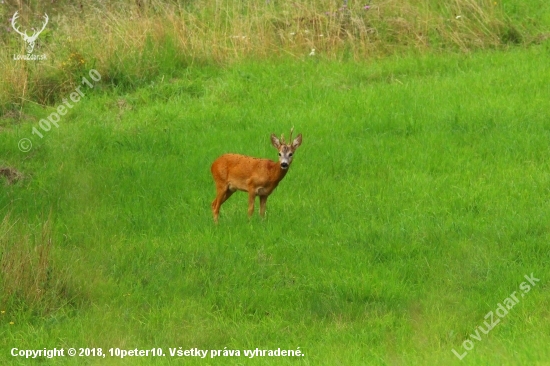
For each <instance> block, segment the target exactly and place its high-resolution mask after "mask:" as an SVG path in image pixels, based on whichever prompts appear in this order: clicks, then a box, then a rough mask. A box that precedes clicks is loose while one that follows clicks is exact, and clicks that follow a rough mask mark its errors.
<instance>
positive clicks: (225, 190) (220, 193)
mask: <svg viewBox="0 0 550 366" xmlns="http://www.w3.org/2000/svg"><path fill="white" fill-rule="evenodd" d="M216 192H217V193H216V198H215V199H214V201H212V213H213V214H214V221H215V222H216V223H217V222H218V216H219V214H220V207H221V206H222V204H223V203H224V202H225V201H227V199H228V198H229V197H231V195H232V194H233V193H234V192H235V191H232V190H230V189H229V187H228V186H226V185H217V186H216Z"/></svg>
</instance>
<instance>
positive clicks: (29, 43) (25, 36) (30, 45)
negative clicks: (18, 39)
mask: <svg viewBox="0 0 550 366" xmlns="http://www.w3.org/2000/svg"><path fill="white" fill-rule="evenodd" d="M18 13H19V12H18V11H16V12H15V14H13V17H12V18H11V26H12V27H13V29H14V30H15V31H16V32H17V33H19V34H20V35H22V36H23V40H25V42H27V53H32V51H33V50H34V45H35V42H36V39H37V38H38V36H39V35H40V33H42V31H43V30H44V28H46V24H48V14H46V13H44V20H45V22H44V25H43V26H42V29H40V30H39V31H36V30H35V31H34V32H33V34H32V36H29V35H28V34H27V31H25V32H24V33H23V32H21V31H20V30H19V29H18V28H17V26H16V25H15V20H16V19H17V18H19V14H18Z"/></svg>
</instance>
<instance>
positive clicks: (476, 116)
mask: <svg viewBox="0 0 550 366" xmlns="http://www.w3.org/2000/svg"><path fill="white" fill-rule="evenodd" d="M548 52H549V51H548V48H547V47H545V46H540V47H534V48H530V49H516V50H511V51H509V52H506V53H504V52H488V53H474V54H471V55H447V56H433V55H432V56H418V55H416V56H410V57H395V58H388V59H386V60H384V61H371V62H362V63H357V62H349V63H338V62H328V61H317V60H316V59H315V58H314V57H312V58H308V59H305V60H304V61H295V60H288V61H280V62H245V63H240V64H236V65H233V66H230V67H227V68H223V69H221V68H220V69H215V70H213V69H209V71H208V72H204V70H202V71H201V69H199V68H197V69H194V68H190V69H189V70H188V71H189V72H188V73H187V76H186V77H182V78H179V79H172V80H169V79H162V78H159V80H158V81H156V82H155V83H153V84H151V85H150V86H147V87H143V88H140V89H137V90H135V91H133V92H128V93H117V92H116V90H115V91H104V92H95V93H90V94H89V95H87V97H86V98H85V99H83V100H82V101H81V102H80V103H79V105H78V106H77V107H75V108H74V109H73V110H72V111H71V112H70V113H69V114H67V116H65V117H64V118H63V119H62V120H61V121H60V122H59V125H60V127H59V129H55V130H52V131H50V132H49V133H48V134H45V136H44V138H43V139H37V138H36V137H35V138H34V140H33V143H34V147H33V150H32V151H31V152H30V153H28V154H23V153H21V152H19V151H18V150H17V141H18V140H19V139H20V138H22V137H32V135H31V129H32V127H33V126H35V125H36V121H37V120H38V119H40V118H43V117H44V116H45V115H47V114H49V110H41V109H38V108H34V109H32V108H31V109H29V110H28V111H27V112H26V113H28V114H29V116H31V117H30V118H29V121H28V122H26V123H24V124H22V125H20V126H18V127H17V128H7V129H4V130H2V133H1V134H0V154H1V156H2V157H3V159H4V161H2V162H1V163H2V165H6V166H11V167H14V168H15V169H17V170H18V171H21V172H22V173H23V174H24V176H25V178H24V179H23V180H21V181H18V182H16V183H15V184H11V185H6V186H3V187H2V192H3V194H2V196H0V207H1V208H2V210H3V214H7V213H8V212H9V214H10V216H9V217H10V220H11V221H13V222H15V221H18V220H19V221H20V222H25V223H27V225H28V228H27V231H29V232H34V233H35V235H36V236H39V235H40V226H39V225H40V224H42V223H43V222H44V217H49V220H50V221H49V227H51V229H50V231H51V236H52V243H53V244H52V246H51V249H50V253H51V257H52V259H51V261H52V263H53V264H52V265H54V264H55V266H56V268H58V270H56V271H53V272H52V273H53V274H54V275H59V276H61V275H63V276H65V277H64V279H65V281H63V283H65V284H66V286H67V287H68V290H67V291H66V292H64V293H63V294H60V295H59V296H60V299H61V300H60V301H59V302H57V304H58V305H57V307H55V306H53V305H52V304H54V305H55V304H56V303H55V301H52V300H51V299H49V300H48V304H49V307H48V309H44V308H41V307H40V303H39V302H38V303H33V304H28V303H25V302H24V301H22V300H21V299H20V298H17V296H15V295H14V296H15V297H14V296H12V297H9V298H2V303H1V304H3V309H2V310H5V313H3V314H2V317H1V320H2V322H3V327H4V329H5V331H4V333H3V334H4V337H2V341H1V343H2V348H4V349H9V347H13V346H14V345H15V346H18V347H19V348H22V349H23V348H37V347H38V346H37V345H40V347H54V346H58V347H59V346H65V347H74V346H75V345H76V344H78V345H81V346H87V347H102V348H104V349H107V348H110V347H120V348H124V347H126V348H131V349H133V348H135V347H138V348H152V347H164V348H165V352H167V349H168V347H179V346H182V347H184V348H192V347H198V348H202V349H223V348H224V347H227V348H228V349H240V350H244V349H254V348H256V347H260V348H265V349H269V348H274V349H276V348H278V347H281V348H284V349H297V347H300V349H301V350H302V352H304V353H305V354H306V356H305V357H301V358H300V359H299V360H298V361H302V362H303V363H306V364H307V363H310V364H365V363H366V364H389V363H405V364H427V363H432V364H433V363H434V362H435V363H445V364H449V363H452V362H456V363H459V360H458V359H457V358H456V357H455V356H454V355H453V353H452V352H451V349H453V348H454V349H456V350H459V348H460V347H461V345H462V343H463V341H464V340H466V339H471V338H469V334H471V333H472V332H474V331H475V329H476V327H477V326H479V325H482V324H483V321H484V320H485V319H484V316H485V315H486V314H487V313H488V312H489V311H494V310H495V309H496V306H497V304H498V303H499V302H502V301H503V300H504V299H505V298H506V297H508V296H509V295H510V294H511V293H512V292H513V291H517V290H518V288H519V285H520V283H521V282H523V281H524V278H523V276H524V275H525V274H531V273H533V274H534V276H535V277H537V278H540V279H541V281H540V283H539V285H537V286H536V287H534V288H533V290H532V291H531V292H530V293H528V294H526V295H525V297H523V298H521V301H520V302H519V303H518V304H517V305H516V306H515V307H514V308H513V309H511V310H510V312H509V314H508V315H507V316H506V317H505V318H503V319H502V321H501V324H499V325H498V326H497V327H496V328H495V329H493V330H492V331H491V333H490V334H489V335H487V336H485V335H484V336H483V337H482V339H481V341H476V342H474V344H475V347H474V349H473V350H471V351H470V352H469V354H468V355H467V356H466V358H465V359H464V361H463V362H467V363H469V364H480V363H487V364H500V363H514V364H525V363H536V362H541V361H543V360H546V359H548V356H549V355H548V350H547V346H546V345H547V344H548V341H549V339H548V327H547V325H546V324H548V320H549V319H548V317H549V315H548V311H547V309H546V306H545V305H544V304H546V303H547V302H548V291H547V290H548V284H547V281H548V276H547V273H548V263H547V262H548V261H547V258H548V255H549V254H550V253H549V249H548V248H549V247H548V245H547V242H548V239H549V224H548V222H549V221H548V219H549V209H548V200H549V197H550V192H549V189H548V187H549V183H550V182H549V180H550V175H549V174H548V168H549V166H548V163H547V156H548V152H549V149H548V138H549V137H550V136H549V135H550V124H549V123H548V121H547V113H546V110H548V100H550V99H549V96H550V95H549V92H550V91H549V89H548V85H549V81H550V80H549V78H550V75H549V74H548V73H547V70H546V69H547V66H546V62H545V60H546V58H547V56H548ZM33 118H35V119H34V120H33ZM292 126H294V127H295V131H296V133H302V134H303V144H302V146H301V147H300V149H299V150H298V151H297V152H296V156H295V158H294V162H293V164H292V166H291V168H290V171H289V173H288V175H287V176H286V177H285V179H284V180H283V181H282V182H281V184H280V185H279V187H278V188H277V190H276V191H275V192H274V193H273V194H272V195H271V196H270V199H269V204H268V213H267V219H266V220H265V221H262V220H261V219H260V218H259V217H258V215H257V212H256V214H255V215H254V217H253V218H252V220H250V221H249V220H248V219H247V216H246V210H247V196H246V194H243V193H239V192H238V193H235V194H234V195H233V196H232V197H231V199H230V200H229V201H227V202H226V203H225V204H224V205H223V207H222V209H221V215H220V224H219V226H218V227H216V226H215V225H214V224H213V220H212V213H211V208H210V203H211V202H212V200H213V199H214V196H215V189H214V184H213V181H212V178H211V176H210V172H209V167H210V164H211V162H212V161H213V160H214V159H215V158H216V157H217V156H219V155H221V154H223V153H227V152H235V153H241V154H247V155H250V156H255V157H263V158H271V159H273V160H276V151H275V149H273V147H272V146H271V145H270V142H269V135H270V134H271V133H276V134H280V133H288V132H287V131H288V130H289V128H290V127H292ZM258 209H259V204H258V203H257V204H256V210H258ZM50 210H51V212H52V213H51V214H50V216H48V213H49V212H50ZM44 213H45V214H44ZM6 230H7V229H6ZM29 240H30V239H29ZM37 240H38V239H37ZM10 243H11V242H10ZM10 245H12V244H10ZM6 248H8V247H6ZM64 259H66V260H68V261H70V263H68V262H64ZM67 272H68V273H70V276H67ZM67 293H69V294H72V295H71V296H72V297H77V298H78V301H68V300H66V298H65V297H62V295H63V296H66V294H67ZM50 296H51V293H50ZM18 299H19V300H18ZM37 304H38V305H37ZM100 319H101V320H100ZM9 321H13V322H14V324H13V325H10V324H9ZM461 353H462V352H461ZM2 357H6V359H10V357H11V356H2ZM58 361H59V362H63V361H62V360H58ZM150 361H151V360H149V359H148V360H145V359H143V360H136V362H141V363H146V362H150ZM155 361H157V362H162V361H165V362H166V363H169V362H170V358H166V359H156V360H155ZM218 361H219V360H218ZM225 361H227V362H238V361H236V360H227V359H226V360H225ZM241 361H242V360H241ZM294 361H296V360H292V359H286V358H277V359H275V358H273V359H260V358H258V359H257V361H256V362H257V363H258V364H260V363H262V364H264V363H267V364H281V363H282V364H285V363H291V362H294ZM189 362H190V363H191V364H204V363H205V362H204V360H197V359H195V360H189ZM211 362H216V360H214V361H211ZM252 362H254V361H252Z"/></svg>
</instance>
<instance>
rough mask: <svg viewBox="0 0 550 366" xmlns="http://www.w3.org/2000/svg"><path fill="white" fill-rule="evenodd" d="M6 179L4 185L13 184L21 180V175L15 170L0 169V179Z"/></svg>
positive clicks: (8, 168)
mask: <svg viewBox="0 0 550 366" xmlns="http://www.w3.org/2000/svg"><path fill="white" fill-rule="evenodd" d="M1 177H4V178H6V184H7V185H10V184H13V183H15V182H17V181H19V180H21V179H23V173H21V172H19V171H17V170H16V169H15V168H10V167H0V178H1Z"/></svg>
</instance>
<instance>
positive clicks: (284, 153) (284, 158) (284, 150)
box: [271, 127, 302, 170]
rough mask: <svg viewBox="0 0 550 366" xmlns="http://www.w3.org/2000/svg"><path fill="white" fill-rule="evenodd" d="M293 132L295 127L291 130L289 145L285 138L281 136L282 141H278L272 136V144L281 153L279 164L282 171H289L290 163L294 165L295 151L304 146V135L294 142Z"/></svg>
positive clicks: (300, 135)
mask: <svg viewBox="0 0 550 366" xmlns="http://www.w3.org/2000/svg"><path fill="white" fill-rule="evenodd" d="M292 132H294V127H292V128H291V129H290V138H289V143H288V144H287V143H286V142H285V136H284V135H281V139H278V138H277V137H276V136H275V135H274V134H272V135H271V144H272V145H273V147H275V148H276V149H277V150H278V151H279V162H280V163H281V168H282V169H285V170H286V169H288V167H289V166H290V163H292V155H293V154H294V151H296V149H297V148H298V146H300V145H301V144H302V134H299V135H298V137H296V139H294V141H292Z"/></svg>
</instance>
